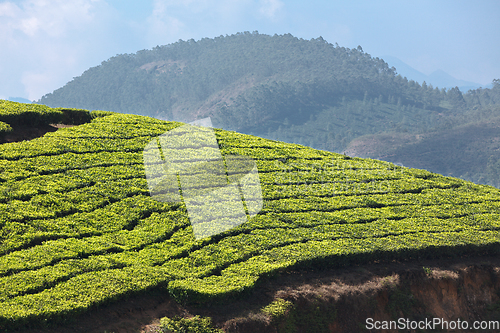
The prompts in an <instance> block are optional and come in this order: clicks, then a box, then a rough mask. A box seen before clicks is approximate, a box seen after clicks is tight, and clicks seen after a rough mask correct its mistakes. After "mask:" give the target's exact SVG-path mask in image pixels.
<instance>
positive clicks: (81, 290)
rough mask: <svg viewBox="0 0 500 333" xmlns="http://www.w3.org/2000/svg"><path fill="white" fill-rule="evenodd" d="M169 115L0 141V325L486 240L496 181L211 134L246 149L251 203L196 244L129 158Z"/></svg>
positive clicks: (481, 247)
mask: <svg viewBox="0 0 500 333" xmlns="http://www.w3.org/2000/svg"><path fill="white" fill-rule="evenodd" d="M178 125H180V124H179V123H172V122H163V121H159V120H156V119H152V118H147V117H142V116H133V115H123V114H116V115H110V116H106V117H103V118H97V119H94V120H93V121H92V122H91V123H88V124H84V125H80V126H75V127H72V128H65V129H60V130H58V131H57V132H54V133H50V134H47V135H45V136H44V137H42V138H38V139H35V140H32V141H29V142H28V141H25V142H19V143H6V144H2V145H0V169H1V170H2V173H1V175H0V226H1V230H0V239H1V242H0V254H1V255H0V286H1V287H0V302H1V306H0V328H2V329H8V328H10V327H22V325H27V324H30V325H40V324H41V323H43V322H45V321H46V320H50V321H52V320H63V319H64V318H65V317H66V316H71V315H73V314H76V313H79V312H83V311H87V310H88V309H90V308H92V307H95V306H96V305H98V304H105V303H108V302H113V301H116V300H118V299H122V298H124V297H125V296H126V295H129V294H133V293H140V292H143V291H145V290H147V289H150V288H161V289H163V290H165V292H168V293H170V295H171V296H172V297H174V299H176V300H177V301H179V302H191V303H202V304H203V303H206V302H217V301H220V300H227V299H228V298H231V297H233V296H241V295H242V293H244V292H245V291H247V290H251V289H252V288H254V287H255V284H256V283H257V282H258V280H259V279H262V278H264V277H267V276H272V275H273V274H275V273H277V272H279V271H282V270H287V269H291V268H298V267H300V268H306V269H307V268H314V267H338V266H343V265H350V264H352V263H360V262H367V261H372V260H389V259H412V258H413V259H414V258H420V257H432V258H437V257H442V256H446V255H459V254H463V253H477V252H479V253H485V252H487V251H490V252H492V253H496V252H497V251H498V250H499V246H498V245H499V244H500V243H499V241H500V235H498V232H497V229H498V227H499V226H500V221H499V219H498V217H499V214H498V213H499V207H500V191H499V190H497V189H494V188H492V187H487V186H481V185H475V184H472V183H470V182H466V181H462V180H459V179H455V178H447V177H443V176H440V175H437V174H433V173H430V172H427V171H423V170H416V169H408V168H401V167H397V166H394V165H393V164H391V163H387V162H383V161H376V160H368V159H359V158H348V157H346V156H343V155H339V154H335V153H329V152H325V151H318V150H314V149H311V148H308V147H303V146H299V145H294V144H286V143H282V142H275V141H270V140H266V139H261V138H258V137H252V136H248V135H243V134H238V133H235V132H228V131H223V130H216V134H217V138H218V143H219V145H220V146H221V147H222V152H223V154H239V155H246V156H250V157H252V158H253V159H255V161H256V163H257V166H258V170H259V177H260V181H261V184H262V195H263V198H264V207H263V209H262V211H261V212H260V213H259V214H258V215H257V216H256V217H254V218H253V219H251V220H250V221H249V222H248V223H245V224H242V225H241V226H239V227H237V228H235V229H231V230H229V231H227V232H225V233H222V234H219V235H215V236H212V237H209V238H205V239H201V240H196V239H195V238H194V236H193V233H192V228H191V226H190V223H189V220H188V215H187V212H186V208H185V206H184V205H183V204H172V203H161V202H157V201H155V200H153V199H152V198H151V196H150V195H149V192H148V188H147V183H146V179H145V173H144V166H143V161H142V151H143V149H144V147H145V145H146V144H147V143H148V142H149V141H150V140H151V138H153V137H156V136H158V135H161V134H163V133H164V132H166V131H168V130H170V129H172V128H174V127H176V126H178Z"/></svg>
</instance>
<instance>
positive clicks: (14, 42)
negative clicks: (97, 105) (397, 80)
mask: <svg viewBox="0 0 500 333" xmlns="http://www.w3.org/2000/svg"><path fill="white" fill-rule="evenodd" d="M499 17H500V1H498V0H489V1H487V0H482V1H481V0H478V1H461V0H453V1H451V0H440V1H436V0H430V1H427V0H425V1H403V0H398V1H376V0H372V1H356V0H350V1H319V0H309V1H298V0H219V1H215V0H183V1H177V0H146V1H139V0H135V1H134V0H64V1H62V0H50V1H48V0H16V1H1V0H0V45H1V48H0V98H7V97H24V98H28V99H30V100H38V99H39V98H40V97H41V96H43V95H44V94H47V93H50V92H52V91H53V90H55V89H57V88H59V87H61V86H63V85H64V84H66V83H67V82H68V81H70V80H71V79H72V78H73V77H76V76H79V75H81V74H82V73H83V72H84V71H85V70H86V69H88V68H89V67H93V66H97V65H99V64H100V63H101V62H102V61H104V60H107V59H109V58H110V57H112V56H114V55H116V54H122V53H134V52H136V51H139V50H142V49H150V48H152V47H154V46H156V45H164V44H169V43H173V42H176V41H178V40H179V39H183V40H186V39H190V38H194V39H195V40H197V39H200V38H204V37H215V36H220V35H226V34H228V35H230V34H234V33H236V32H242V31H255V30H257V31H259V32H260V33H265V34H271V35H273V34H275V33H277V34H284V33H291V34H292V35H294V36H297V37H300V38H304V39H311V38H316V37H319V36H322V37H323V38H324V39H326V40H327V41H328V42H330V43H333V44H334V43H338V44H339V45H340V46H345V47H349V48H353V47H357V46H358V45H361V46H362V47H363V50H364V51H365V52H367V53H369V54H371V55H372V56H375V57H382V56H384V55H390V56H393V57H397V58H399V59H400V60H402V61H404V62H405V63H407V64H409V65H410V66H412V67H414V68H415V69H417V70H419V71H421V72H423V73H425V74H431V73H432V72H433V71H435V70H438V69H441V70H444V71H445V72H447V73H449V74H451V75H452V76H454V77H456V78H458V79H462V80H466V81H472V82H477V83H480V84H483V85H486V84H488V83H491V81H492V80H493V79H495V78H500V61H499V60H500V19H499Z"/></svg>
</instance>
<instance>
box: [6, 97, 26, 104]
mask: <svg viewBox="0 0 500 333" xmlns="http://www.w3.org/2000/svg"><path fill="white" fill-rule="evenodd" d="M9 101H11V102H18V103H31V101H30V100H29V99H27V98H23V97H9Z"/></svg>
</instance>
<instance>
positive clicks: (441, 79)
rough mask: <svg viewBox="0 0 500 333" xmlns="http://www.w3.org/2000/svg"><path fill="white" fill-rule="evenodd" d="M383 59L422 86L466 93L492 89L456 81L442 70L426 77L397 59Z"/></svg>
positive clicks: (487, 86)
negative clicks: (457, 89) (480, 89)
mask: <svg viewBox="0 0 500 333" xmlns="http://www.w3.org/2000/svg"><path fill="white" fill-rule="evenodd" d="M382 58H383V59H384V60H385V61H386V62H387V63H388V64H389V66H392V67H395V68H397V73H398V74H400V75H401V76H405V77H407V78H408V80H414V81H416V82H418V83H420V84H422V83H423V82H424V81H425V82H426V83H427V84H432V85H433V86H434V87H438V88H448V89H451V88H454V87H458V88H459V89H460V90H461V91H464V92H466V91H469V90H471V89H478V88H481V87H485V88H491V87H492V86H491V85H486V86H485V85H482V84H479V83H475V82H470V81H464V80H459V79H456V78H454V77H453V76H451V75H450V74H448V73H446V72H445V71H443V70H440V69H438V70H437V71H434V72H432V73H431V74H430V75H426V74H424V73H422V72H419V71H418V70H416V69H414V68H413V67H411V66H410V65H408V64H406V63H405V62H403V61H401V60H400V59H398V58H396V57H392V56H389V55H386V56H383V57H382Z"/></svg>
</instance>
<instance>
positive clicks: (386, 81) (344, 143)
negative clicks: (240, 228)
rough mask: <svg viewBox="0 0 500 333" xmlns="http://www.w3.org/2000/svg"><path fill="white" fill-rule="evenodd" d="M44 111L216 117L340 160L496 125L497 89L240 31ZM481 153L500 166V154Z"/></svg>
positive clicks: (75, 87)
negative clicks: (373, 138) (459, 84)
mask: <svg viewBox="0 0 500 333" xmlns="http://www.w3.org/2000/svg"><path fill="white" fill-rule="evenodd" d="M439 75H440V74H439V73H436V74H435V76H436V77H438V76H439ZM38 102H39V103H42V104H46V105H48V106H53V107H71V108H84V109H92V110H95V109H98V110H110V111H117V112H124V113H133V114H141V115H148V116H153V117H156V118H160V119H167V120H177V121H184V122H188V121H193V120H195V119H200V118H204V117H211V118H212V122H213V124H214V125H215V126H216V127H220V128H224V129H230V130H236V131H239V132H242V133H248V134H254V135H259V136H263V137H266V138H270V139H275V140H282V141H287V142H294V143H299V144H303V145H307V146H311V147H314V148H317V149H323V150H329V151H334V152H343V151H344V150H345V149H347V148H348V147H349V146H350V144H351V143H352V142H353V140H355V139H358V138H360V137H363V136H366V135H382V134H383V135H387V134H389V135H396V136H397V135H400V134H404V135H406V134H411V135H422V134H428V133H439V132H440V131H444V130H446V131H449V130H452V129H453V128H454V127H457V126H464V125H466V124H467V123H469V122H477V117H478V116H480V117H481V119H482V120H483V121H487V119H489V118H490V117H491V118H495V117H497V116H500V114H499V112H498V107H497V106H498V105H500V85H499V84H498V81H495V85H494V86H492V88H491V89H476V90H473V91H470V92H468V93H466V94H464V93H462V91H461V90H460V89H458V88H452V89H439V88H437V87H432V86H431V85H428V84H426V83H424V82H423V83H422V84H419V83H418V82H415V81H413V80H408V79H407V78H405V77H403V76H401V75H398V74H397V69H395V68H393V67H390V66H389V65H388V64H387V63H386V62H385V61H384V60H382V59H379V58H373V57H371V56H370V55H369V54H367V53H365V52H364V51H363V50H362V48H361V47H360V46H359V47H358V48H356V49H348V48H344V47H340V46H338V45H333V44H330V43H328V42H327V41H325V40H324V39H323V38H321V37H319V38H316V39H311V40H304V39H299V38H296V37H294V36H292V35H290V34H286V35H274V36H268V35H263V34H259V33H257V32H254V33H249V32H244V33H238V34H235V35H231V36H220V37H217V38H204V39H201V40H199V41H195V40H193V39H191V40H188V41H182V40H181V41H179V42H177V43H173V44H169V45H164V46H157V47H155V48H153V49H152V50H142V51H139V52H137V53H135V54H123V55H117V56H115V57H112V58H111V59H109V60H107V61H104V62H102V64H101V65H100V66H97V67H93V68H90V69H88V70H87V71H85V72H84V73H83V74H82V75H81V76H79V77H76V78H74V79H73V80H72V81H70V82H68V83H67V84H66V85H65V86H64V87H62V88H59V89H57V90H55V91H54V92H53V93H51V94H47V95H45V96H43V97H42V98H41V100H40V101H38ZM492 135H493V134H492ZM496 137H497V134H494V135H493V136H492V137H491V138H490V139H491V140H496V139H495V138H496ZM498 137H500V135H498ZM491 149H493V148H491ZM446 151H451V150H446ZM440 154H442V152H441V153H440ZM484 154H485V156H486V157H485V158H482V159H481V160H491V161H497V160H500V152H499V151H496V150H485V151H484ZM429 156H430V155H429ZM429 158H430V159H432V157H429ZM440 158H441V157H440ZM445 160H449V161H451V159H445ZM458 162H459V164H461V162H460V161H458ZM492 163H493V162H492ZM495 163H496V162H495ZM419 167H424V168H428V169H429V170H431V171H435V170H433V169H432V168H433V166H432V165H428V166H426V165H420V164H419ZM446 168H447V170H448V169H449V170H451V171H450V172H452V174H455V175H465V176H464V177H469V178H467V179H476V178H478V177H476V178H474V177H475V176H473V173H476V171H473V170H468V171H467V172H468V176H467V172H465V173H462V171H460V172H458V171H457V170H463V166H461V165H452V164H450V165H448V166H447V167H446ZM455 168H458V169H457V170H455ZM482 168H483V169H484V170H485V169H486V168H487V165H486V164H484V165H483V166H482ZM440 170H441V169H440ZM479 178H480V179H482V180H481V182H483V183H486V184H493V183H494V180H491V179H489V178H484V177H482V178H481V177H479Z"/></svg>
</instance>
